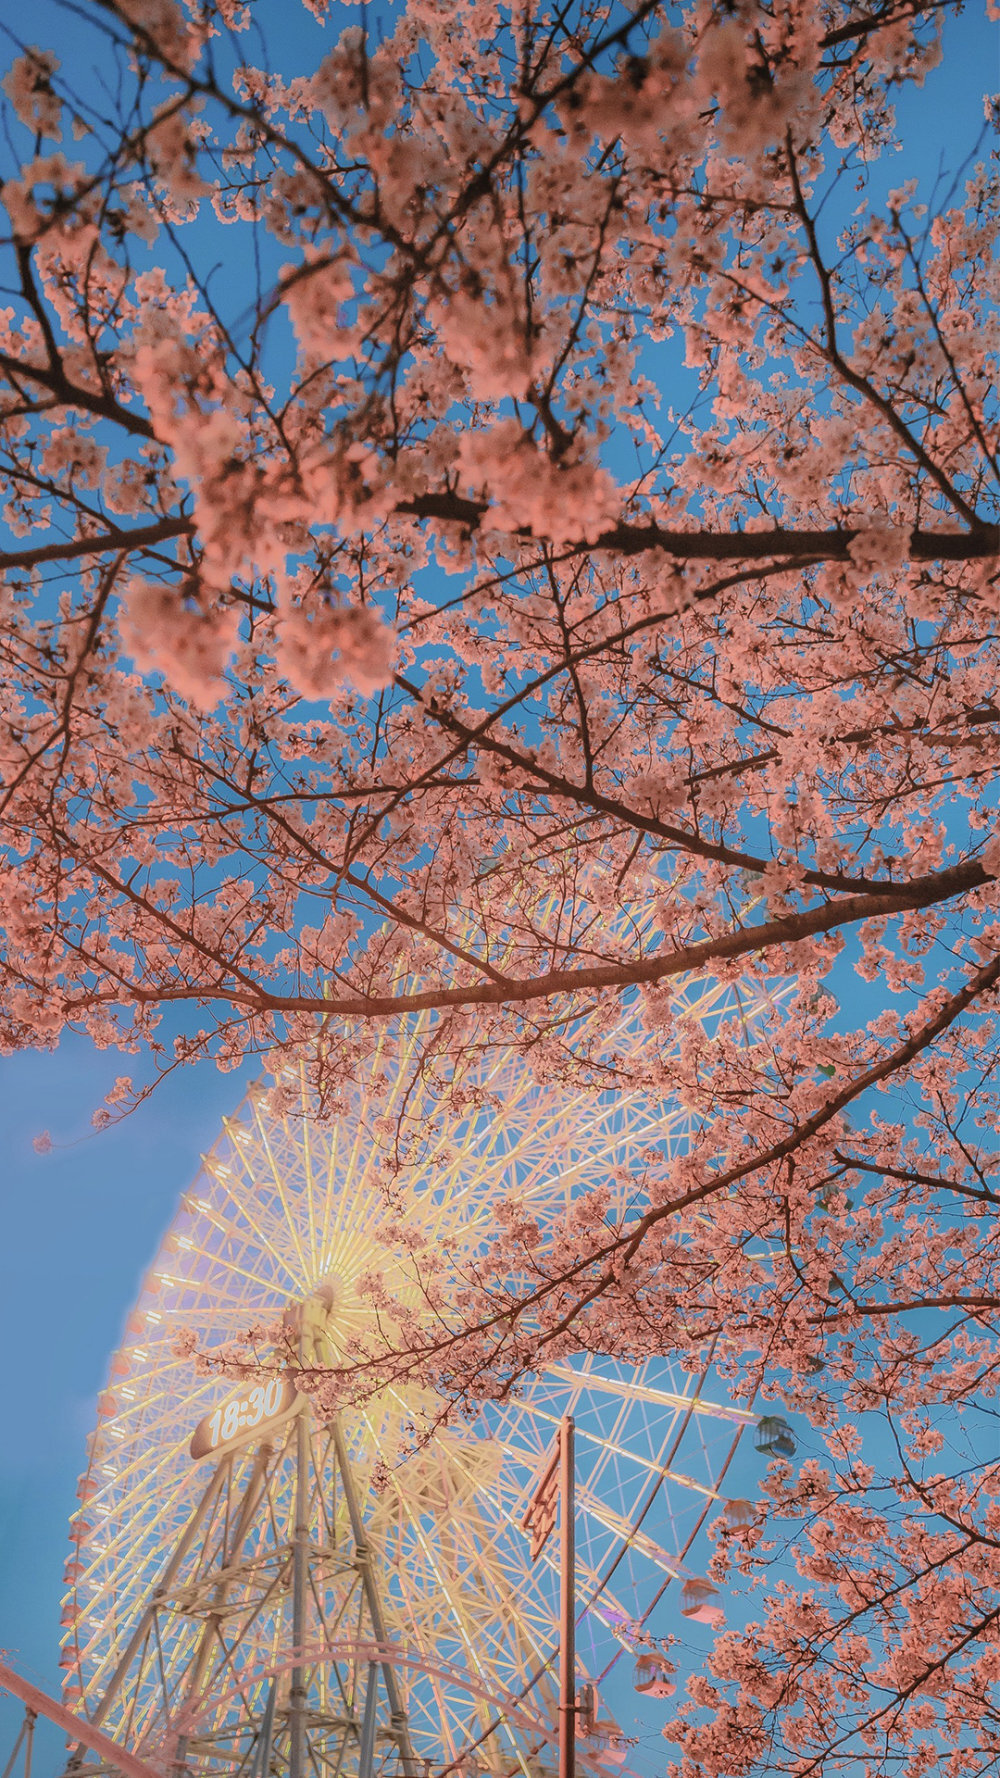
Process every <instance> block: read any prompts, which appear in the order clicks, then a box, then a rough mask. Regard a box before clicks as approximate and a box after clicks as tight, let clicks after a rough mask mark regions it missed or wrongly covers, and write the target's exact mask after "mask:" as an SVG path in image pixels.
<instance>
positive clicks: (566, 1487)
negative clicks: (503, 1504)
mask: <svg viewBox="0 0 1000 1778" xmlns="http://www.w3.org/2000/svg"><path fill="white" fill-rule="evenodd" d="M574 1473H575V1465H574V1461H573V1416H572V1414H565V1415H564V1416H563V1420H562V1423H561V1425H560V1427H559V1495H560V1502H561V1512H560V1518H559V1778H574V1771H575V1767H576V1635H575V1631H576V1586H575V1580H576V1536H575V1532H576V1521H575V1510H576V1509H575V1505H574V1500H573V1482H574Z"/></svg>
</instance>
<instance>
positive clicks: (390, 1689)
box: [290, 1416, 417, 1778]
mask: <svg viewBox="0 0 1000 1778" xmlns="http://www.w3.org/2000/svg"><path fill="white" fill-rule="evenodd" d="M333 1445H334V1450H335V1451H336V1454H337V1464H338V1467H339V1469H340V1480H341V1483H342V1485H343V1489H344V1499H345V1500H346V1502H347V1512H348V1516H349V1518H350V1521H351V1536H352V1537H353V1539H354V1556H355V1560H356V1562H357V1565H358V1569H359V1571H360V1574H361V1582H362V1585H363V1587H364V1589H365V1597H366V1599H367V1600H368V1615H369V1617H370V1618H371V1620H372V1629H373V1630H374V1632H375V1640H376V1642H381V1643H383V1644H384V1643H385V1642H386V1640H387V1638H386V1630H385V1618H384V1617H383V1615H382V1601H381V1599H380V1598H379V1596H378V1587H377V1586H376V1583H375V1570H374V1567H373V1565H372V1554H371V1545H370V1544H369V1542H368V1538H367V1536H366V1534H365V1527H364V1521H363V1520H362V1517H361V1509H360V1507H359V1506H358V1497H357V1495H356V1494H355V1492H354V1477H353V1476H352V1474H351V1460H350V1457H349V1456H348V1452H347V1445H346V1443H345V1440H344V1434H343V1429H342V1427H341V1424H340V1419H339V1416H338V1418H337V1419H336V1420H334V1422H333ZM382 1678H383V1680H384V1682H385V1692H386V1697H387V1698H388V1700H389V1717H390V1721H391V1723H392V1733H393V1735H394V1736H395V1739H396V1745H397V1747H398V1748H399V1763H400V1765H401V1766H402V1768H403V1774H404V1778H415V1774H416V1771H417V1760H416V1755H415V1754H414V1751H413V1746H412V1743H411V1741H410V1728H409V1723H408V1722H407V1717H406V1710H405V1708H404V1706H403V1700H402V1696H401V1695H400V1690H399V1686H398V1685H397V1683H396V1672H395V1668H394V1667H393V1665H392V1662H391V1661H389V1660H385V1661H383V1662H382ZM290 1778H295V1774H294V1773H291V1774H290Z"/></svg>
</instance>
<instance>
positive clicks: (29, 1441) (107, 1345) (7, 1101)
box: [0, 0, 1000, 1772]
mask: <svg viewBox="0 0 1000 1778" xmlns="http://www.w3.org/2000/svg"><path fill="white" fill-rule="evenodd" d="M293 15H295V17H296V21H297V20H298V15H299V9H298V8H297V7H292V6H291V5H289V16H290V17H292V16H293ZM342 16H343V17H344V19H345V20H346V18H347V17H348V13H347V9H346V8H345V9H344V10H343V14H342ZM66 31H67V27H66V24H65V15H64V14H61V13H60V12H59V11H58V10H57V8H56V7H55V6H54V5H53V4H52V3H51V0H47V3H44V4H42V5H41V6H38V7H36V8H34V9H33V14H32V25H31V38H32V40H33V41H35V42H37V43H39V44H42V45H44V44H47V43H52V44H54V45H58V46H60V47H63V48H64V50H65V47H66V44H65V42H64V41H61V40H64V39H65V37H66ZM300 33H302V38H300ZM295 35H296V39H297V41H300V40H302V39H303V38H304V37H306V36H307V37H308V38H309V39H310V40H311V39H312V38H313V37H318V35H319V34H318V33H316V32H315V31H314V30H313V29H312V27H308V28H307V30H306V31H305V32H302V27H301V25H299V24H298V22H296V26H295ZM329 41H330V32H329V31H327V33H326V34H325V37H324V38H322V40H321V42H322V46H323V47H324V48H325V45H326V44H328V43H329ZM289 47H290V46H289V44H283V45H282V46H281V51H282V53H281V59H282V60H283V61H289V60H293V59H294V57H293V56H291V55H289V54H288V51H289ZM0 59H2V60H6V55H5V54H4V53H3V52H2V50H0ZM997 85H1000V36H998V34H997V32H996V28H995V27H994V26H991V25H989V24H988V23H987V21H986V19H985V15H984V12H983V11H982V10H981V8H980V7H979V6H978V5H975V6H973V7H970V9H969V10H968V11H967V12H966V14H965V15H964V16H963V17H962V18H961V19H959V20H956V21H953V23H952V24H951V26H950V28H949V32H948V43H947V52H946V56H945V62H944V65H943V67H942V68H941V69H940V70H939V71H938V72H937V73H936V74H935V75H934V76H933V77H932V81H931V83H930V89H931V93H932V95H933V105H932V106H928V105H927V103H926V98H925V99H924V100H923V101H915V100H914V99H912V98H911V97H909V96H905V95H904V97H903V99H902V100H901V102H900V106H899V112H900V120H901V123H902V125H903V129H904V134H909V131H908V128H907V125H908V123H909V122H910V121H911V120H912V121H913V122H914V123H915V120H916V117H917V115H918V112H919V116H920V133H919V148H918V152H917V153H916V154H913V153H908V154H907V155H906V156H905V157H903V156H894V157H889V158H888V160H887V162H886V163H885V166H884V168H882V169H879V172H878V174H877V175H876V184H881V183H882V180H883V179H884V182H885V184H887V185H889V184H895V183H898V182H899V181H900V180H901V179H902V178H903V177H905V176H908V175H909V174H911V173H913V172H919V173H920V175H921V179H922V182H925V181H926V182H928V183H930V182H932V181H933V178H934V176H935V174H936V173H937V171H938V168H939V165H940V164H941V163H942V162H943V163H944V164H946V165H951V166H954V164H955V161H956V159H960V158H962V149H963V148H964V147H966V146H967V145H968V144H970V142H971V141H973V140H974V139H975V137H976V135H977V134H978V132H979V129H980V127H981V121H982V93H983V92H984V90H989V89H990V88H995V87H996V86H997ZM904 159H905V169H904ZM124 1066H125V1064H123V1061H122V1059H121V1058H120V1057H117V1056H114V1055H106V1054H105V1055H101V1054H98V1053H96V1052H95V1051H94V1050H93V1049H92V1048H91V1047H90V1046H89V1045H88V1043H86V1042H85V1041H84V1040H83V1039H79V1038H72V1039H68V1040H66V1041H64V1042H63V1043H62V1044H61V1045H60V1047H59V1049H58V1051H56V1052H55V1053H53V1054H41V1055H32V1054H28V1055H23V1056H18V1057H14V1058H8V1059H3V1060H0V1157H2V1160H0V1206H2V1229H3V1242H2V1246H0V1352H2V1353H3V1354H4V1363H3V1367H2V1395H0V1413H2V1424H3V1426H4V1428H5V1433H6V1436H5V1438H4V1439H3V1441H2V1444H0V1649H4V1650H6V1651H7V1653H8V1655H9V1656H10V1658H12V1659H13V1661H14V1662H15V1664H16V1665H17V1666H18V1667H19V1669H20V1670H21V1671H22V1672H23V1673H25V1674H26V1675H28V1676H29V1677H31V1678H33V1679H35V1680H36V1681H37V1682H38V1683H40V1684H42V1685H43V1686H45V1687H46V1689H48V1690H50V1691H58V1683H59V1670H58V1665H57V1657H58V1615H59V1597H60V1593H61V1590H62V1583H61V1571H62V1563H63V1560H64V1557H65V1555H66V1553H67V1548H68V1546H67V1536H66V1525H67V1519H68V1517H69V1514H70V1512H71V1511H72V1510H73V1508H74V1506H75V1504H76V1501H75V1484H76V1477H77V1474H78V1472H79V1471H80V1469H81V1468H82V1466H83V1462H84V1440H85V1437H86V1434H87V1432H88V1430H89V1429H90V1427H91V1425H92V1424H93V1420H94V1414H95V1397H96V1394H97V1392H98V1390H99V1389H100V1387H101V1385H102V1382H103V1379H104V1374H105V1369H106V1365H107V1362H108V1358H109V1356H110V1354H111V1352H112V1351H113V1349H114V1347H115V1346H116V1344H117V1343H118V1341H119V1338H120V1335H121V1330H122V1324H123V1322H124V1318H125V1316H126V1314H127V1313H128V1310H129V1307H130V1304H131V1302H132V1300H133V1298H134V1296H135V1294H136V1290H137V1285H138V1281H139V1279H140V1276H141V1274H142V1272H143V1270H144V1268H145V1266H146V1264H147V1263H148V1261H149V1259H150V1257H151V1255H152V1253H153V1251H154V1249H155V1248H156V1245H157V1243H158V1239H159V1236H160V1234H161V1232H162V1230H163V1228H164V1227H165V1225H166V1223H167V1222H168V1220H169V1219H170V1216H171V1214H172V1212H173V1209H174V1206H175V1203H176V1200H177V1197H178V1195H179V1193H180V1192H181V1191H182V1190H183V1188H184V1187H185V1185H186V1184H187V1183H188V1182H189V1181H190V1180H191V1179H192V1178H193V1176H194V1174H195V1173H196V1171H197V1168H198V1161H199V1155H200V1154H201V1153H202V1151H203V1150H205V1149H206V1148H207V1147H208V1146H209V1145H210V1143H211V1142H212V1140H213V1139H214V1136H215V1134H216V1132H217V1129H218V1126H219V1120H220V1118H221V1116H222V1115H223V1114H224V1113H225V1112H228V1111H230V1110H232V1109H233V1108H234V1107H235V1105H236V1104H237V1102H238V1100H239V1098H240V1096H241V1093H242V1090H243V1088H244V1086H245V1084H246V1082H247V1081H248V1080H249V1079H250V1078H251V1075H252V1073H254V1072H256V1069H253V1070H247V1072H246V1074H245V1075H243V1076H232V1075H229V1076H221V1075H217V1074H215V1073H214V1072H213V1071H211V1070H210V1069H207V1068H199V1069H197V1070H187V1071H183V1072H181V1073H178V1074H177V1075H175V1076H174V1077H173V1078H171V1079H170V1080H168V1081H167V1082H166V1083H165V1084H164V1085H163V1086H162V1087H161V1088H160V1089H159V1090H158V1092H157V1093H156V1094H155V1095H154V1096H153V1098H152V1100H151V1101H150V1102H149V1103H147V1104H146V1105H144V1106H142V1107H141V1108H140V1109H139V1110H138V1111H137V1112H136V1113H135V1114H134V1115H133V1116H132V1117H131V1118H129V1119H128V1120H127V1121H126V1122H125V1123H124V1124H122V1125H119V1126H117V1127H115V1128H113V1129H112V1130H110V1131H106V1132H103V1133H101V1134H99V1135H95V1134H93V1133H91V1131H90V1115H91V1112H92V1111H93V1109H94V1107H95V1106H96V1105H97V1104H99V1103H100V1101H101V1099H102V1097H103V1095H104V1093H105V1091H106V1090H107V1088H108V1087H109V1086H110V1085H111V1083H112V1081H113V1079H114V1077H115V1076H116V1075H117V1074H119V1073H121V1072H122V1071H123V1068H124ZM43 1129H49V1130H51V1131H52V1134H53V1137H54V1141H55V1147H54V1149H53V1151H52V1152H51V1153H50V1154H47V1155H39V1154H37V1153H35V1151H34V1149H33V1147H32V1142H33V1138H34V1137H35V1136H36V1135H37V1134H38V1133H39V1132H40V1131H41V1130H43ZM741 1467H742V1466H741ZM745 1485H746V1486H748V1487H749V1486H750V1469H749V1468H748V1469H747V1480H746V1484H745ZM19 1720H20V1707H19V1706H14V1705H13V1703H12V1701H11V1700H9V1699H6V1698H4V1697H0V1766H2V1764H3V1761H4V1758H5V1755H6V1750H7V1747H8V1746H9V1742H10V1740H11V1739H12V1737H13V1733H14V1732H15V1731H16V1726H17V1724H18V1722H19ZM50 1745H51V1746H52V1747H53V1751H54V1750H55V1748H56V1747H57V1745H58V1742H57V1740H56V1741H54V1742H52V1743H50ZM47 1767H48V1761H46V1760H42V1761H41V1763H40V1765H39V1768H38V1769H39V1771H40V1772H44V1771H45V1770H46V1769H47Z"/></svg>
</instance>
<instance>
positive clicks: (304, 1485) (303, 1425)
mask: <svg viewBox="0 0 1000 1778" xmlns="http://www.w3.org/2000/svg"><path fill="white" fill-rule="evenodd" d="M310 1443H311V1441H310V1437H309V1406H308V1403H305V1404H303V1406H302V1408H301V1410H300V1412H299V1418H298V1425H297V1427H296V1431H295V1532H294V1548H293V1552H292V1649H293V1653H294V1655H295V1656H301V1652H302V1649H303V1648H304V1646H305V1639H306V1593H307V1590H308V1586H309V1456H310ZM305 1770H306V1670H305V1667H304V1666H302V1665H301V1662H300V1660H298V1659H297V1660H296V1664H295V1666H294V1667H293V1668H292V1683H291V1688H290V1690H289V1695H288V1778H305Z"/></svg>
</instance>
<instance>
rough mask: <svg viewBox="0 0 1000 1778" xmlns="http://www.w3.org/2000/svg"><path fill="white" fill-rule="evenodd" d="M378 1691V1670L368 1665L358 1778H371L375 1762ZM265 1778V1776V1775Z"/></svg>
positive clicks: (373, 1664) (372, 1663)
mask: <svg viewBox="0 0 1000 1778" xmlns="http://www.w3.org/2000/svg"><path fill="white" fill-rule="evenodd" d="M377 1690H378V1668H377V1667H376V1665H375V1662H374V1661H369V1663H368V1684H367V1686H366V1688H365V1707H364V1715H363V1716H362V1718H361V1748H360V1751H359V1753H358V1778H372V1773H373V1770H374V1762H375V1705H376V1703H377V1698H376V1692H377ZM265 1778H266V1775H265Z"/></svg>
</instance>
